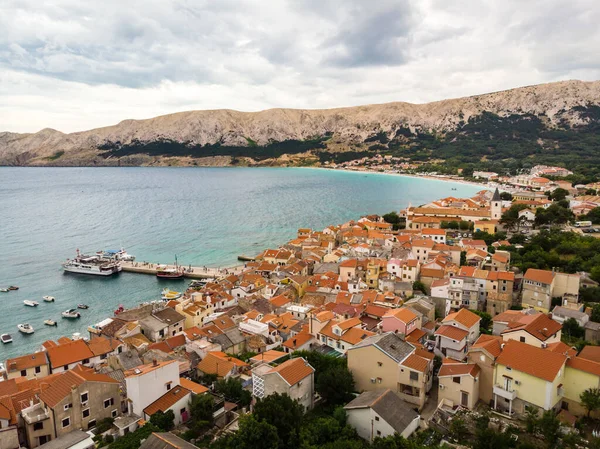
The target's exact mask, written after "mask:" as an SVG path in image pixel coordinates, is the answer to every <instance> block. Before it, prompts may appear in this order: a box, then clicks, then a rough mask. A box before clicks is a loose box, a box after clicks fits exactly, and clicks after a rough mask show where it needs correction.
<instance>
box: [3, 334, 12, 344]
mask: <svg viewBox="0 0 600 449" xmlns="http://www.w3.org/2000/svg"><path fill="white" fill-rule="evenodd" d="M0 340H2V343H4V344H6V343H12V337H11V336H10V334H2V335H0Z"/></svg>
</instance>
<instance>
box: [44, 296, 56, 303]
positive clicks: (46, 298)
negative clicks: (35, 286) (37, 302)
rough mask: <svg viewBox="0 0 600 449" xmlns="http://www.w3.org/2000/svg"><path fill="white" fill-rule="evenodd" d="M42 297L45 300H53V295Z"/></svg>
mask: <svg viewBox="0 0 600 449" xmlns="http://www.w3.org/2000/svg"><path fill="white" fill-rule="evenodd" d="M42 299H43V300H44V301H46V302H54V296H42Z"/></svg>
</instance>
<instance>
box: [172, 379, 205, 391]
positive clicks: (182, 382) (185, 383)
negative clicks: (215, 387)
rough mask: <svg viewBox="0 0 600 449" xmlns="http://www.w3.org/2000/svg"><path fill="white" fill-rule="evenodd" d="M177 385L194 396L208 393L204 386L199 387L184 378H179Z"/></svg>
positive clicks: (197, 384)
mask: <svg viewBox="0 0 600 449" xmlns="http://www.w3.org/2000/svg"><path fill="white" fill-rule="evenodd" d="M179 384H180V385H181V386H182V387H183V388H187V389H188V390H190V391H191V392H192V393H194V394H204V393H206V392H207V391H208V388H206V387H205V386H204V385H200V384H199V383H196V382H194V381H192V380H189V379H186V378H185V377H180V378H179Z"/></svg>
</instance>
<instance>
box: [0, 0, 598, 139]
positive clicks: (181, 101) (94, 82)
mask: <svg viewBox="0 0 600 449" xmlns="http://www.w3.org/2000/svg"><path fill="white" fill-rule="evenodd" d="M599 23H600V2H599V1H598V0H560V1H559V0H539V1H538V0H525V1H523V0H514V1H513V0H480V1H472V0H465V1H453V0H414V1H413V0H395V1H387V0H381V1H379V0H256V1H254V0H157V1H154V0H102V1H96V2H93V1H90V2H84V1H81V0H53V1H45V2H40V1H35V0H14V1H13V0H2V1H1V2H0V30H2V31H0V131H15V132H34V131H38V130H40V129H42V128H45V127H51V128H55V129H58V130H61V131H64V132H72V131H78V130H84V129H89V128H93V127H99V126H105V125H110V124H114V123H117V122H119V121H120V120H123V119H127V118H137V119H140V118H148V117H153V116H156V115H160V114H167V113H171V112H178V111H185V110H190V109H216V108H231V109H238V110H243V111H256V110H260V109H266V108H273V107H292V108H327V107H336V106H352V105H360V104H368V103H383V102H389V101H409V102H417V103H423V102H428V101H433V100H439V99H444V98H450V97H459V96H464V95H472V94H478V93H484V92H490V91H496V90H502V89H507V88H511V87H517V86H523V85H529V84H537V83H543V82H550V81H557V80H565V79H582V80H596V79H600V52H599V49H600V26H599V25H598V24H599Z"/></svg>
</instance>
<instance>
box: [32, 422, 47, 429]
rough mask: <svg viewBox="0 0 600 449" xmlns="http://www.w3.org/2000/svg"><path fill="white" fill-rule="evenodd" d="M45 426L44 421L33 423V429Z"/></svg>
mask: <svg viewBox="0 0 600 449" xmlns="http://www.w3.org/2000/svg"><path fill="white" fill-rule="evenodd" d="M43 428H44V422H43V421H42V422H36V423H34V424H33V430H42V429H43Z"/></svg>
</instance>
